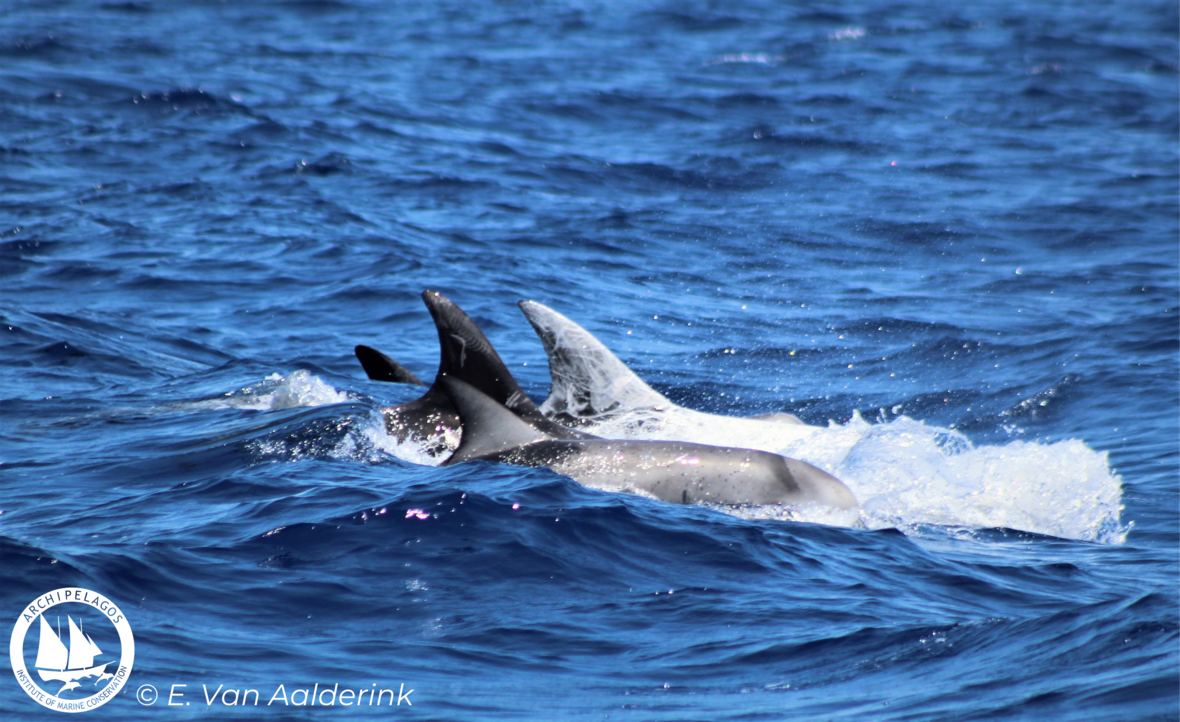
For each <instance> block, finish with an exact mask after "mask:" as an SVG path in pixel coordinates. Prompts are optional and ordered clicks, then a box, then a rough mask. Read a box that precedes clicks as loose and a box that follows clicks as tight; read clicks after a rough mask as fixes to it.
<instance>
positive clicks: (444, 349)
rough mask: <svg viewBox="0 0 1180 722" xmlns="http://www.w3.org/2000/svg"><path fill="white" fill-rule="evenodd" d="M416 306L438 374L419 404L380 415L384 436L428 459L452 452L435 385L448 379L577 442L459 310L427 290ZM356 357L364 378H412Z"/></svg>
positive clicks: (383, 361)
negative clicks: (420, 449)
mask: <svg viewBox="0 0 1180 722" xmlns="http://www.w3.org/2000/svg"><path fill="white" fill-rule="evenodd" d="M422 301H423V302H424V303H425V304H426V308H427V309H428V310H429V311H430V315H431V317H432V318H433V319H434V325H435V327H436V328H437V329H438V343H439V362H438V373H437V374H436V375H435V379H434V383H433V384H432V385H431V386H430V388H428V389H427V390H426V393H424V394H423V395H422V396H420V397H419V398H417V399H414V400H413V401H409V402H406V403H404V404H399V405H398V406H390V407H386V408H383V409H381V415H382V416H383V417H384V418H385V430H386V432H388V433H389V434H390V435H391V436H394V437H395V438H397V440H398V441H406V440H407V439H408V440H412V441H415V442H420V443H426V444H427V445H428V447H427V453H429V454H430V455H432V456H439V455H441V454H444V453H447V452H449V451H451V450H453V449H454V448H456V447H457V446H458V444H459V440H458V435H459V433H460V423H459V415H458V413H456V411H455V407H454V406H453V405H452V403H451V400H450V398H449V397H448V396H447V394H446V393H445V392H444V391H443V390H442V388H441V387H440V385H439V380H440V379H442V378H443V377H444V376H450V377H453V378H457V379H459V380H461V381H464V382H466V383H468V384H470V385H471V386H473V387H475V388H477V389H479V390H480V391H481V392H482V393H484V394H486V395H488V396H490V397H491V398H493V399H495V401H496V402H497V403H499V404H502V405H503V406H505V407H506V408H508V409H509V410H510V411H511V412H512V413H513V414H516V415H517V416H520V417H521V418H523V419H526V420H527V421H528V422H529V423H532V424H535V425H537V427H538V428H542V429H544V430H545V432H546V433H548V434H550V435H552V436H554V437H556V438H579V437H581V436H583V434H582V433H581V432H578V431H574V430H571V429H566V428H563V427H561V426H559V425H558V424H556V423H554V422H552V421H550V420H549V419H547V418H545V416H544V415H542V414H541V412H540V410H538V409H537V405H536V404H534V403H533V400H532V399H530V398H529V397H528V395H526V394H525V392H524V391H523V390H522V389H521V388H520V385H519V384H517V383H516V379H515V378H513V377H512V374H511V373H510V372H509V371H508V368H507V367H506V366H505V365H504V362H503V361H502V360H500V355H499V354H497V353H496V349H495V348H493V347H492V344H491V343H489V342H488V339H487V337H486V336H484V335H483V332H482V331H480V330H479V327H478V326H476V325H475V322H474V321H472V320H471V318H470V317H469V316H468V315H467V314H465V313H463V310H462V309H460V308H459V307H458V306H456V305H455V304H454V303H452V302H451V300H450V299H448V298H447V297H445V296H443V295H442V294H441V293H439V292H437V291H431V290H429V289H427V290H425V291H423V292H422ZM361 349H365V351H362V350H361ZM369 352H372V353H369ZM374 354H376V355H374ZM357 357H358V358H359V359H360V360H361V365H362V366H364V368H365V371H366V373H367V374H368V375H369V378H373V379H377V380H391V379H390V378H389V377H392V376H397V377H400V378H406V376H405V374H409V376H410V377H413V374H410V373H409V372H408V371H405V369H404V367H402V366H401V365H400V364H398V363H397V362H395V361H393V359H390V358H389V357H388V356H386V355H385V354H382V353H381V352H379V351H376V350H375V349H370V348H369V347H367V346H358V347H357ZM366 361H367V362H366ZM399 369H400V371H399ZM402 372H404V374H403V373H402ZM374 374H376V376H375V375H374ZM410 383H412V381H411V382H410ZM419 383H421V382H419Z"/></svg>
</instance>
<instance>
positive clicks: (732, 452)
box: [436, 376, 857, 509]
mask: <svg viewBox="0 0 1180 722" xmlns="http://www.w3.org/2000/svg"><path fill="white" fill-rule="evenodd" d="M436 385H437V387H438V388H439V389H440V390H441V391H442V392H443V393H445V394H446V395H447V396H448V397H449V398H450V400H451V402H452V404H453V405H454V408H455V409H456V410H457V411H458V413H459V418H460V419H461V420H462V437H461V441H460V442H459V447H458V448H457V449H456V450H455V453H454V454H452V455H451V457H450V458H449V459H448V460H447V461H445V462H443V465H444V466H450V465H453V464H458V463H462V462H464V461H475V460H483V461H494V462H500V463H505V464H513V465H516V466H534V467H536V466H543V467H547V468H550V469H552V470H554V471H556V472H557V473H559V474H563V475H565V476H568V477H570V478H572V479H574V480H575V481H577V482H579V483H581V484H583V485H585V486H589V487H594V488H600V489H608V490H614V491H633V492H635V491H638V492H643V493H646V494H649V495H651V496H653V497H655V498H657V499H661V500H663V501H668V502H673V503H680V504H688V503H692V502H712V503H717V504H803V503H817V504H821V505H824V506H831V507H836V508H838V509H850V508H853V507H856V506H857V501H856V497H855V496H854V495H853V493H852V491H851V490H849V488H848V487H847V486H845V485H844V484H843V483H842V482H841V481H840V480H839V479H837V478H836V477H834V476H832V475H831V474H829V473H827V472H825V471H823V470H822V469H819V468H817V467H814V466H812V465H811V464H808V463H805V462H802V461H798V460H796V459H788V458H787V457H784V456H779V455H778V454H771V453H769V452H765V451H755V450H750V449H736V448H726V447H718V446H706V445H704V444H693V443H687V442H674V441H616V440H608V439H599V438H594V437H583V438H579V439H559V438H554V437H553V436H551V435H549V434H548V433H546V432H545V431H544V430H542V429H540V428H537V427H536V426H534V425H532V424H530V423H529V422H528V421H526V420H525V419H523V418H521V417H519V416H517V415H516V414H514V413H512V412H511V411H509V410H508V409H507V408H505V407H504V406H502V405H501V404H499V403H497V402H496V401H495V400H493V399H491V398H489V397H488V396H487V395H486V394H483V393H481V392H480V391H479V390H477V389H475V388H473V387H472V386H471V385H470V384H467V383H464V382H463V381H461V380H459V379H457V378H453V377H450V376H440V377H439V379H438V380H437V382H436Z"/></svg>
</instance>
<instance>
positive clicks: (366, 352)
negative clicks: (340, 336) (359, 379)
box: [353, 346, 426, 386]
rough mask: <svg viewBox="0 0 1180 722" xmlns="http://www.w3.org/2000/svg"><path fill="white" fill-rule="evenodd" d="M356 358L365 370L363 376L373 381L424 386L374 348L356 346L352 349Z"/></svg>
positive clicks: (412, 375) (403, 368)
mask: <svg viewBox="0 0 1180 722" xmlns="http://www.w3.org/2000/svg"><path fill="white" fill-rule="evenodd" d="M353 351H354V353H356V358H357V360H358V361H360V362H361V366H362V367H364V369H365V374H366V375H368V377H369V378H370V379H372V380H373V381H390V382H392V383H395V384H413V385H414V386H425V385H426V384H424V383H422V380H421V379H419V378H418V377H417V376H415V375H414V374H413V373H412V372H411V371H410V370H409V369H408V368H406V367H405V366H402V365H401V364H399V363H398V362H397V361H394V360H393V359H391V358H389V357H388V356H386V355H385V354H383V353H381V352H380V351H378V350H377V349H375V348H371V347H369V346H357V347H356V348H355V349H353Z"/></svg>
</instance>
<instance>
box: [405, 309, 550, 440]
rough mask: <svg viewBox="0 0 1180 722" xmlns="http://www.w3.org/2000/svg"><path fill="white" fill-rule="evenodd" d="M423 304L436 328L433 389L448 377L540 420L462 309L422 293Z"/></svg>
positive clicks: (522, 414)
mask: <svg viewBox="0 0 1180 722" xmlns="http://www.w3.org/2000/svg"><path fill="white" fill-rule="evenodd" d="M422 300H423V301H424V302H425V303H426V308H428V309H429V310H430V315H431V316H432V317H433V318H434V325H435V326H436V327H437V328H438V344H439V361H438V376H437V377H436V378H435V382H434V383H435V386H434V387H435V388H437V387H438V379H441V378H442V377H443V376H450V377H452V378H456V379H459V380H460V381H465V382H467V383H468V384H471V385H472V386H474V387H475V388H476V389H478V390H479V391H480V392H482V393H484V394H486V395H488V396H490V397H492V399H493V400H494V401H496V402H498V403H500V404H503V405H504V406H507V407H508V408H509V409H511V410H512V411H513V412H514V413H516V414H517V415H519V416H522V417H526V418H542V417H541V412H540V411H538V410H537V405H536V404H534V403H533V401H532V399H530V398H529V397H528V396H527V395H526V394H525V393H524V391H523V390H522V389H521V388H520V385H519V384H517V383H516V379H514V378H513V377H512V374H511V373H510V372H509V371H508V367H507V366H505V365H504V362H503V361H501V360H500V355H499V354H498V353H496V349H494V348H492V344H491V343H489V342H488V339H487V337H486V336H484V335H483V331H480V330H479V327H478V326H476V325H475V322H474V321H472V320H471V318H470V317H468V315H467V314H465V313H463V310H462V309H460V308H459V307H458V306H456V305H455V304H454V303H452V302H451V301H450V299H448V298H447V297H446V296H444V295H442V294H441V293H439V292H438V291H431V290H426V291H423V292H422Z"/></svg>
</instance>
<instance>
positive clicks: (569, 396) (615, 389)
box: [519, 301, 674, 417]
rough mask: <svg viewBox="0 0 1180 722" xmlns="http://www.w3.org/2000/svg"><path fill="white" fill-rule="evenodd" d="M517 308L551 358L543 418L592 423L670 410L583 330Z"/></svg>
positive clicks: (556, 316) (533, 309)
mask: <svg viewBox="0 0 1180 722" xmlns="http://www.w3.org/2000/svg"><path fill="white" fill-rule="evenodd" d="M519 305H520V310H521V311H523V312H524V315H525V318H527V319H528V320H529V323H531V324H532V325H533V330H534V331H536V332H537V336H539V337H540V338H541V343H542V344H544V346H545V353H546V354H547V355H548V356H549V375H550V376H551V377H552V379H553V381H552V386H551V387H550V390H549V398H547V399H546V400H545V403H543V404H541V411H542V412H543V413H544V414H546V415H547V416H548V415H552V414H567V415H569V416H573V417H593V416H599V415H601V414H605V413H609V412H611V411H615V410H621V409H635V408H654V407H664V408H672V407H673V406H674V404H673V403H672V402H671V401H669V400H668V399H666V398H664V397H663V396H662V395H661V394H660V393H659V392H657V391H656V390H655V389H653V388H652V387H650V386H648V385H647V384H646V383H644V382H643V379H641V378H639V377H638V376H636V375H635V372H633V371H632V370H631V369H629V368H627V366H626V364H624V363H623V362H622V361H620V360H619V359H618V357H616V356H615V355H614V354H613V353H611V351H610V349H608V348H607V347H606V346H603V345H602V342H601V341H599V340H598V339H596V338H594V336H593V335H591V334H590V332H589V331H587V330H586V329H584V328H582V327H581V326H579V325H578V324H576V323H574V322H573V321H571V320H569V319H568V318H566V317H565V316H562V315H561V314H560V313H558V312H557V311H554V310H553V309H551V308H547V307H545V306H542V305H541V304H539V303H537V302H535V301H521V302H520V304H519Z"/></svg>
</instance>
